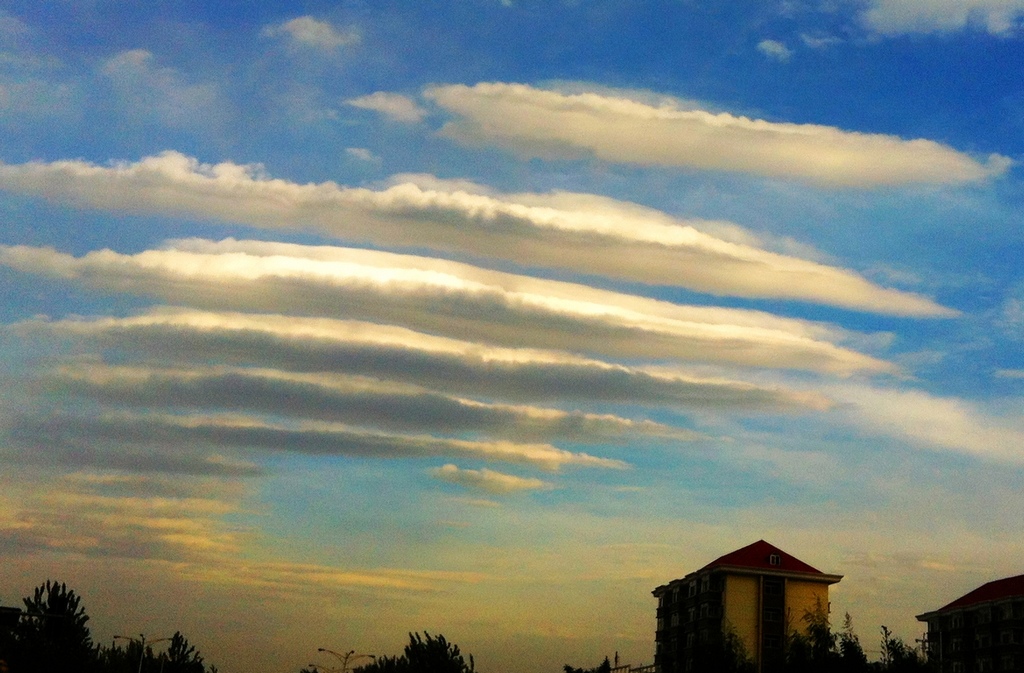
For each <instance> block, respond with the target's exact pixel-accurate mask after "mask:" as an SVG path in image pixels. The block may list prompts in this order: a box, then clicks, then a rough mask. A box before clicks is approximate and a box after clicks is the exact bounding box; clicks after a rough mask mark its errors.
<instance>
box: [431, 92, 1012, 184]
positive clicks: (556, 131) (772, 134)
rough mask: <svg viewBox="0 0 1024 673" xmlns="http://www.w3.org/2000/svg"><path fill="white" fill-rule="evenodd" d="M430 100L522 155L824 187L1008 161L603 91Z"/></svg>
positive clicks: (916, 179)
mask: <svg viewBox="0 0 1024 673" xmlns="http://www.w3.org/2000/svg"><path fill="white" fill-rule="evenodd" d="M424 96H425V97H426V98H427V99H428V100H431V101H433V102H434V103H436V104H437V105H438V106H440V107H441V108H443V109H444V110H446V111H447V112H449V113H451V114H453V115H455V116H456V119H455V120H454V121H452V122H449V123H448V124H446V125H445V126H444V128H442V130H441V133H442V135H444V136H446V137H448V138H452V139H454V140H457V141H459V142H461V143H466V144H471V145H479V144H484V145H497V146H499V147H504V148H507V149H510V150H513V151H516V152H518V153H521V154H525V155H529V156H541V157H557V158H578V157H583V156H596V157H597V158H599V159H602V160H605V161H611V162H616V163H629V164H640V165H650V166H675V167H681V168H691V169H697V170H714V171H737V172H742V173H751V174H754V175H761V176H765V177H772V178H784V179H796V180H801V181H805V182H810V183H813V184H818V185H822V186H825V187H878V186H886V185H903V184H913V183H933V184H961V183H970V182H979V181H983V180H987V179H989V178H991V177H994V176H997V175H1000V174H1002V173H1004V172H1005V171H1006V170H1007V168H1008V167H1009V165H1010V160H1009V159H1007V158H1006V157H1002V156H999V155H992V156H990V157H989V158H988V159H987V160H986V161H985V162H980V161H978V160H976V159H974V158H972V157H970V156H968V155H966V154H964V153H962V152H958V151H956V150H954V149H952V148H950V147H947V146H945V145H942V144H940V143H937V142H934V141H931V140H925V139H916V140H905V139H902V138H898V137H896V136H889V135H881V134H869V133H858V132H852V131H844V130H841V129H838V128H834V127H830V126H821V125H815V124H792V123H778V122H770V121H765V120H760V119H749V118H746V117H739V116H735V115H731V114H728V113H712V112H707V111H705V110H699V109H686V108H685V107H684V106H683V105H682V104H681V103H679V102H677V101H674V100H671V99H668V98H666V99H664V101H663V102H662V103H661V104H660V105H658V106H654V105H651V104H648V103H646V102H640V101H636V100H632V99H630V98H627V97H624V96H623V97H617V96H612V95H604V94H598V93H579V94H566V93H561V92H558V91H552V90H545V89H538V88H535V87H532V86H528V85H524V84H505V83H500V82H495V83H480V84H477V85H475V86H464V85H448V86H435V87H430V88H428V89H426V90H425V91H424Z"/></svg>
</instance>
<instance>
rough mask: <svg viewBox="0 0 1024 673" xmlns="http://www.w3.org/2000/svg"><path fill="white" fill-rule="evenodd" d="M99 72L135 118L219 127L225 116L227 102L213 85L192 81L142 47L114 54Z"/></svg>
mask: <svg viewBox="0 0 1024 673" xmlns="http://www.w3.org/2000/svg"><path fill="white" fill-rule="evenodd" d="M100 73H101V75H102V76H103V78H104V79H105V80H106V81H107V83H109V85H110V87H111V88H112V90H113V91H114V93H115V95H116V96H117V97H118V99H119V103H120V104H121V106H122V107H123V108H125V111H126V112H127V113H128V114H129V115H130V117H131V118H132V119H134V120H137V121H142V122H145V121H149V120H154V121H157V122H159V123H160V124H163V125H166V126H168V127H170V128H174V129H194V128H201V129H213V130H218V129H219V128H220V127H221V126H222V125H223V124H224V123H225V121H226V119H227V116H228V107H229V104H228V103H227V101H226V99H225V98H224V96H223V95H222V94H221V92H220V89H219V88H218V86H217V85H216V84H213V83H209V82H204V83H194V82H191V81H189V78H188V77H186V75H184V74H183V73H182V72H180V71H178V70H176V69H174V68H171V67H167V66H161V65H158V64H157V63H156V58H155V57H154V56H153V54H152V53H151V52H149V51H147V50H145V49H132V50H129V51H122V52H120V53H118V54H115V55H114V56H112V57H110V58H108V59H107V60H106V61H104V62H103V64H102V66H101V67H100Z"/></svg>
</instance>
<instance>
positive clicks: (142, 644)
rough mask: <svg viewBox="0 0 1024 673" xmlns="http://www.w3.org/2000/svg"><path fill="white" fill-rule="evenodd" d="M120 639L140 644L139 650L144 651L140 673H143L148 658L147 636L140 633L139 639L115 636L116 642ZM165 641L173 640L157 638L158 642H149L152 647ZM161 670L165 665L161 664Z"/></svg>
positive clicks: (140, 663) (141, 655)
mask: <svg viewBox="0 0 1024 673" xmlns="http://www.w3.org/2000/svg"><path fill="white" fill-rule="evenodd" d="M118 638H120V639H121V640H130V641H132V642H133V643H138V644H139V649H140V650H142V652H141V653H140V654H139V673H142V662H143V661H144V660H145V658H146V636H145V634H142V633H140V634H139V637H138V638H133V637H131V636H114V640H117V639H118ZM165 640H171V638H157V639H156V640H151V641H149V644H150V646H152V645H153V643H162V642H164V641H165ZM160 668H161V669H163V665H162V664H161V666H160Z"/></svg>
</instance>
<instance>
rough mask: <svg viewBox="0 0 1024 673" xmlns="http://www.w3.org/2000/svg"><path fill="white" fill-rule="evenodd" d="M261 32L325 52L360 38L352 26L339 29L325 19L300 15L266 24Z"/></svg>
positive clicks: (355, 41) (351, 43)
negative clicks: (269, 24) (280, 21)
mask: <svg viewBox="0 0 1024 673" xmlns="http://www.w3.org/2000/svg"><path fill="white" fill-rule="evenodd" d="M261 34H262V35H263V36H264V37H283V38H286V39H288V40H289V41H290V43H291V44H293V45H295V46H298V47H303V48H307V49H316V50H319V51H325V52H334V51H337V49H338V48H339V47H345V46H348V45H353V44H357V43H358V42H359V39H360V38H359V33H358V32H357V31H356V30H355V29H353V28H347V29H344V30H341V29H338V28H336V27H335V26H334V25H332V24H330V23H329V22H327V21H320V20H317V19H314V18H313V17H312V16H300V17H296V18H294V19H290V20H288V21H285V22H283V23H280V24H275V25H271V26H267V27H266V28H264V29H263V31H262V33H261Z"/></svg>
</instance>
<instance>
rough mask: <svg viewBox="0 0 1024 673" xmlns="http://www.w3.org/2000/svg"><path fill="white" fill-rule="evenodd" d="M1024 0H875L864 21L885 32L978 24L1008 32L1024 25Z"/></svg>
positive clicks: (941, 29)
mask: <svg viewBox="0 0 1024 673" xmlns="http://www.w3.org/2000/svg"><path fill="white" fill-rule="evenodd" d="M1022 17H1024V0H872V1H871V2H869V3H868V6H867V9H865V11H864V13H863V20H864V23H865V24H866V25H867V26H868V27H869V28H870V29H871V30H872V31H874V32H876V33H879V34H882V35H901V34H906V33H940V32H949V31H953V30H960V29H963V28H967V27H979V28H982V29H983V30H986V31H987V32H989V33H992V34H993V35H1002V36H1009V35H1011V34H1012V33H1014V32H1015V31H1017V30H1018V29H1019V28H1020V26H1021V18H1022Z"/></svg>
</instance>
